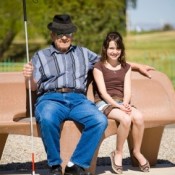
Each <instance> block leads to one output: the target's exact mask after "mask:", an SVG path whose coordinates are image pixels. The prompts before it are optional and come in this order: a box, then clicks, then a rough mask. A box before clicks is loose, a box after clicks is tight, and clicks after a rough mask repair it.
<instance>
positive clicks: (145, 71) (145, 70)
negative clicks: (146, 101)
mask: <svg viewBox="0 0 175 175" xmlns="http://www.w3.org/2000/svg"><path fill="white" fill-rule="evenodd" d="M150 70H155V68H153V67H151V66H148V65H143V64H140V66H139V69H138V71H139V72H140V73H141V74H143V75H145V76H147V77H148V78H151V74H150V73H149V71H150Z"/></svg>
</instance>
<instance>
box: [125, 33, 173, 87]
mask: <svg viewBox="0 0 175 175" xmlns="http://www.w3.org/2000/svg"><path fill="white" fill-rule="evenodd" d="M125 46H126V55H127V60H129V61H133V62H138V63H143V64H148V65H150V66H153V67H155V68H156V69H157V70H159V71H162V72H164V73H165V74H167V75H168V77H169V78H170V79H171V80H172V82H173V84H174V87H175V68H174V67H175V31H168V32H156V33H147V34H135V35H129V36H127V37H126V38H125Z"/></svg>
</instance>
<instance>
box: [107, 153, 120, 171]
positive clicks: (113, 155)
mask: <svg viewBox="0 0 175 175" xmlns="http://www.w3.org/2000/svg"><path fill="white" fill-rule="evenodd" d="M110 159H111V166H112V169H113V171H114V172H115V173H117V174H122V173H123V167H122V163H119V164H118V165H117V164H116V163H115V162H116V161H117V154H115V151H113V152H111V154H110ZM120 161H122V158H121V160H120Z"/></svg>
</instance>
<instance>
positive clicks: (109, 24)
mask: <svg viewBox="0 0 175 175" xmlns="http://www.w3.org/2000/svg"><path fill="white" fill-rule="evenodd" d="M26 4H27V16H28V18H27V24H28V36H29V41H30V40H32V39H37V38H38V37H40V36H41V37H44V39H45V40H46V41H47V43H49V41H50V35H49V34H48V29H47V24H48V23H49V22H50V21H52V18H53V16H54V15H55V14H56V13H57V14H60V13H68V14H70V15H71V16H72V20H73V21H74V23H75V24H76V25H77V27H78V32H77V33H76V34H75V36H74V41H75V42H76V44H80V45H83V46H86V47H88V48H89V49H91V50H93V51H95V52H99V51H100V49H101V45H102V40H103V39H104V37H105V35H106V34H107V33H108V32H109V31H116V30H117V31H119V32H121V33H122V34H125V31H126V22H125V9H126V2H125V0H121V1H116V0H110V1H101V0H95V1H94V0H88V1H84V0H71V1H70V0H64V1H61V0H26ZM0 6H1V7H3V10H2V12H1V13H0V20H1V21H2V22H3V27H2V28H0V46H6V47H0V48H3V49H1V50H0V60H2V59H6V58H3V53H4V52H5V51H6V50H7V49H9V46H10V45H11V44H12V43H13V41H14V39H16V38H20V37H21V38H24V27H23V25H22V24H23V21H22V20H23V11H22V0H13V1H11V0H6V1H0ZM1 9H2V8H1ZM17 9H18V10H17ZM7 15H9V16H10V17H8V20H7V19H6V18H4V17H5V16H7ZM12 26H13V27H12ZM8 32H10V33H11V35H12V36H13V37H11V39H8V37H7V36H8V35H7V33H8ZM19 36H20V37H19ZM6 43H8V44H6ZM29 48H30V47H29ZM37 49H38V48H37ZM23 50H24V49H23ZM34 50H36V49H34ZM23 56H24V55H23Z"/></svg>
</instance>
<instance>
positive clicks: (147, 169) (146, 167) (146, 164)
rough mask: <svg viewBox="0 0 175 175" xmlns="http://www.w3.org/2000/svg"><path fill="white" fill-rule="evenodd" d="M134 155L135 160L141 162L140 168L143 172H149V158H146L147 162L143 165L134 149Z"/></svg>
mask: <svg viewBox="0 0 175 175" xmlns="http://www.w3.org/2000/svg"><path fill="white" fill-rule="evenodd" d="M132 156H133V158H134V159H135V161H137V163H138V164H139V168H140V170H141V171H142V172H149V170H150V164H149V162H148V160H146V163H145V164H144V165H141V164H140V163H139V161H138V160H137V158H136V157H135V156H134V154H133V151H132Z"/></svg>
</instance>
